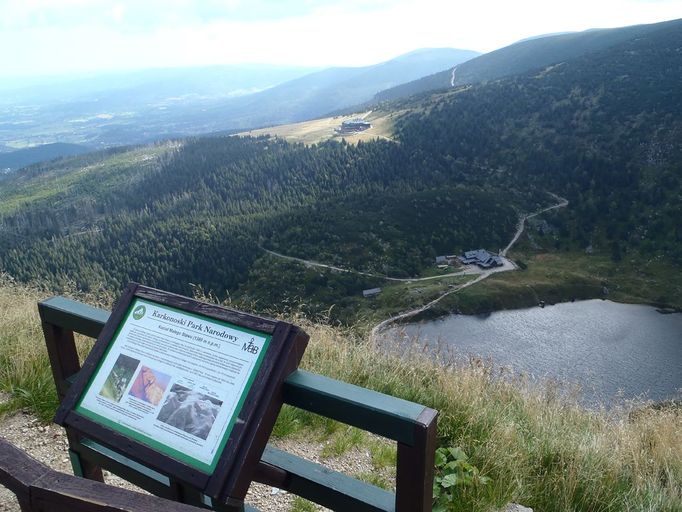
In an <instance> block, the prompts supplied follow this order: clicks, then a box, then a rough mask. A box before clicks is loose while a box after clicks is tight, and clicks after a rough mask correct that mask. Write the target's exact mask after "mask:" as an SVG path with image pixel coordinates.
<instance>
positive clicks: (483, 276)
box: [370, 192, 568, 341]
mask: <svg viewBox="0 0 682 512" xmlns="http://www.w3.org/2000/svg"><path fill="white" fill-rule="evenodd" d="M548 193H549V194H550V195H551V196H552V197H554V199H556V200H557V201H559V202H558V203H556V204H553V205H552V206H548V207H547V208H543V209H542V210H538V211H536V212H533V213H529V214H527V215H522V216H520V217H519V222H518V224H517V227H516V233H515V234H514V237H513V238H512V239H511V241H510V242H509V244H507V247H505V248H504V249H503V250H502V251H501V252H500V256H501V257H502V259H503V260H504V263H505V264H504V266H502V267H497V268H493V269H490V270H484V271H482V272H481V273H480V275H479V276H478V277H476V279H472V280H471V281H467V282H466V283H463V284H461V285H459V286H456V287H455V288H452V289H451V290H448V291H447V292H445V293H444V294H443V295H441V296H439V297H437V298H436V299H434V300H432V301H431V302H429V303H427V304H424V305H423V306H421V307H419V308H417V309H413V310H410V311H406V312H404V313H400V314H398V315H395V316H392V317H391V318H387V319H386V320H383V321H382V322H379V323H378V324H377V325H375V326H374V328H373V329H372V331H371V333H370V340H372V341H374V340H376V339H377V336H378V335H379V333H380V332H381V331H383V330H384V329H385V328H386V327H388V326H389V325H391V324H392V323H394V322H397V321H399V320H404V319H406V318H410V317H413V316H415V315H418V314H419V313H422V312H424V311H426V310H427V309H430V308H431V307H432V306H434V305H435V304H437V303H438V302H440V301H441V300H443V299H444V298H445V297H447V296H448V295H452V294H453V293H457V292H459V291H460V290H463V289H464V288H468V287H469V286H472V285H474V284H476V283H478V282H480V281H483V280H484V279H486V278H487V277H489V276H490V275H492V274H496V273H498V272H506V271H509V270H516V268H517V267H516V265H514V264H513V263H512V262H511V261H510V260H508V259H507V251H509V249H511V248H512V246H513V245H514V244H515V243H516V242H517V241H518V239H519V237H520V236H521V234H522V233H523V230H524V228H525V226H526V221H527V220H528V219H530V218H533V217H536V216H537V215H540V214H542V213H545V212H547V211H549V210H554V209H556V208H564V207H566V206H568V199H564V198H563V197H560V196H558V195H556V194H553V193H551V192H548ZM508 264H510V265H511V268H509V267H508Z"/></svg>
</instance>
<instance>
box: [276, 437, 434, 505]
mask: <svg viewBox="0 0 682 512" xmlns="http://www.w3.org/2000/svg"><path fill="white" fill-rule="evenodd" d="M263 461H264V462H265V463H267V464H270V465H272V466H274V467H279V468H286V471H287V473H288V478H287V480H286V486H283V487H282V488H283V489H286V490H287V491H290V492H293V493H294V494H297V495H299V496H302V497H304V498H306V499H308V500H311V501H314V502H316V503H319V504H320V505H322V506H325V507H327V508H331V509H332V510H352V511H353V512H380V511H384V512H389V511H394V510H396V509H395V495H394V494H393V493H391V492H388V491H385V490H383V489H380V488H378V487H375V486H373V485H370V484H367V483H365V482H361V481H359V480H356V479H354V478H351V477H349V476H347V475H344V474H342V473H337V472H336V471H332V470H330V469H329V468H326V467H324V466H322V465H320V464H316V463H314V462H310V461H308V460H305V459H301V458H300V457H296V456H295V455H291V454H289V453H287V452H284V451H281V450H278V449H276V448H272V447H270V446H268V447H267V448H266V449H265V452H264V453H263ZM412 510H413V512H418V511H419V510H431V508H430V504H429V508H428V509H416V508H415V509H412Z"/></svg>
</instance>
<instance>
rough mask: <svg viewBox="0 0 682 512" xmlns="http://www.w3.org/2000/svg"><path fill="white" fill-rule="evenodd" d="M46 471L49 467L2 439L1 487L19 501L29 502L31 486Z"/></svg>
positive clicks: (0, 453)
mask: <svg viewBox="0 0 682 512" xmlns="http://www.w3.org/2000/svg"><path fill="white" fill-rule="evenodd" d="M46 471H48V468H47V467H45V466H44V465H42V464H41V463H40V462H38V461H37V460H35V459H33V458H31V457H29V456H28V455H26V453H24V452H23V451H21V450H20V449H19V448H17V447H16V446H14V445H13V444H12V443H10V442H9V441H6V440H4V439H2V438H0V485H3V486H4V487H7V488H8V489H9V490H10V491H12V492H13V493H14V494H16V496H17V498H19V500H22V499H23V500H28V498H29V489H30V487H31V484H33V482H35V481H36V480H37V479H38V478H40V477H41V476H42V475H43V474H44V473H45V472H46Z"/></svg>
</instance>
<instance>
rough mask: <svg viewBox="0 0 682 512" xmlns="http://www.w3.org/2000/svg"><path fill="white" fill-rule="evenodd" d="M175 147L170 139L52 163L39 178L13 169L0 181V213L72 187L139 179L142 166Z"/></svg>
mask: <svg viewBox="0 0 682 512" xmlns="http://www.w3.org/2000/svg"><path fill="white" fill-rule="evenodd" d="M174 147H176V145H175V144H174V143H171V142H169V143H166V144H163V145H149V146H144V147H141V148H134V149H131V150H130V151H126V152H123V153H116V154H113V155H110V156H106V157H104V158H102V159H101V160H100V161H98V162H97V163H93V164H91V165H85V166H83V165H81V163H80V161H79V160H78V159H75V160H74V164H73V165H69V164H68V162H66V163H65V164H64V165H59V166H57V165H55V166H54V167H53V168H52V169H51V170H50V171H49V172H47V173H43V174H41V175H40V177H39V179H35V177H33V176H31V175H30V174H29V175H27V176H23V175H22V173H21V172H19V173H17V174H16V176H13V177H12V178H11V179H10V180H7V181H6V182H3V183H0V214H8V213H12V212H14V211H16V210H18V209H20V208H21V207H22V206H25V205H28V204H30V203H41V202H48V201H50V200H52V199H53V198H54V197H57V196H58V195H60V194H63V193H64V192H66V191H68V190H69V189H72V188H79V189H81V190H83V191H85V190H90V191H97V190H105V189H106V188H108V187H111V186H114V185H117V184H119V183H120V182H121V181H122V180H126V179H128V180H135V179H139V178H140V177H141V176H143V174H144V170H145V169H146V168H147V167H148V166H151V165H154V164H155V162H156V160H157V158H158V157H159V156H160V155H162V154H164V153H166V152H168V151H169V150H171V149H172V148H174Z"/></svg>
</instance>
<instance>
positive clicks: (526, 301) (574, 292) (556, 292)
mask: <svg viewBox="0 0 682 512" xmlns="http://www.w3.org/2000/svg"><path fill="white" fill-rule="evenodd" d="M510 257H511V258H512V259H514V260H516V261H519V260H520V261H522V262H523V263H524V264H525V265H527V269H525V270H521V271H517V272H505V273H502V274H496V275H493V276H491V277H490V278H488V279H486V280H485V281H482V282H481V283H478V284H476V285H475V286H472V287H470V288H467V289H465V290H462V291H461V292H459V293H457V294H454V295H451V296H449V297H447V298H446V299H444V300H443V301H442V302H441V303H439V304H438V305H437V306H436V307H435V308H433V309H432V310H431V311H430V312H428V313H425V314H424V315H422V317H421V318H422V319H423V318H432V317H436V316H440V315H444V314H448V313H450V312H452V311H458V312H461V313H465V314H473V313H482V312H489V311H495V310H499V309H515V308H523V307H531V306H536V305H537V304H538V303H539V302H540V301H544V302H546V303H548V304H554V303H557V302H567V301H570V300H574V299H575V300H580V299H594V298H608V299H609V300H615V301H617V302H628V303H644V304H652V305H655V306H660V307H672V308H676V309H678V310H682V274H680V272H679V269H677V268H676V267H674V266H671V265H669V264H667V263H666V262H664V261H662V260H660V259H645V258H643V257H641V256H639V255H635V254H633V255H630V256H626V257H625V258H623V259H622V260H621V261H619V262H614V261H612V260H611V258H610V257H609V256H608V255H604V254H591V255H588V254H585V253H584V252H583V251H580V252H578V251H569V252H562V251H555V252H536V251H532V250H530V249H528V248H527V246H525V247H524V246H522V247H521V248H520V249H519V250H517V251H515V252H513V253H511V254H510Z"/></svg>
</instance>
